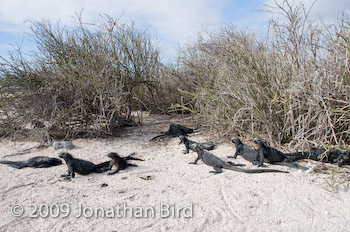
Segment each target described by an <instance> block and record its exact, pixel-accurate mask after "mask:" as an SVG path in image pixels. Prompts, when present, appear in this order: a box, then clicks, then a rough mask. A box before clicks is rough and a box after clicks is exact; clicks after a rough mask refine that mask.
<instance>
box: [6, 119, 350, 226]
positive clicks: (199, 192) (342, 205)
mask: <svg viewBox="0 0 350 232" xmlns="http://www.w3.org/2000/svg"><path fill="white" fill-rule="evenodd" d="M168 124H169V122H168V123H161V124H155V125H153V126H145V127H141V128H133V129H130V132H129V133H127V134H126V135H124V136H123V137H119V138H113V139H78V140H74V141H73V143H74V144H75V145H76V146H77V147H76V148H75V149H73V150H71V151H69V152H70V153H71V154H72V155H73V156H74V157H76V158H81V159H86V160H90V161H92V162H94V163H99V162H102V161H106V160H108V157H106V155H107V153H108V152H111V151H115V152H118V153H119V154H120V155H122V156H127V155H129V154H130V153H132V152H134V151H135V152H137V157H140V158H142V159H145V160H146V161H145V162H137V161H134V162H133V163H137V164H139V166H138V167H132V168H130V169H127V170H122V171H120V172H119V173H118V174H116V175H114V176H108V175H106V173H103V174H91V175H88V176H81V175H79V174H77V175H76V177H75V178H74V179H73V180H72V181H64V180H62V178H61V177H60V175H61V174H65V173H66V171H67V167H66V165H65V164H63V165H60V166H57V167H52V168H48V169H32V168H25V169H22V170H17V169H14V168H11V167H8V166H6V165H0V171H1V174H2V177H1V179H0V231H106V232H107V231H350V227H349V221H350V191H349V190H348V189H349V185H350V184H349V179H350V178H349V169H348V168H346V169H342V172H343V171H345V172H346V173H341V174H339V176H340V175H341V176H342V183H341V184H340V185H339V186H338V188H337V189H336V190H335V191H333V192H329V191H327V190H326V188H327V187H329V186H328V185H327V183H326V181H325V179H327V180H330V175H329V174H319V173H315V172H314V171H313V170H308V171H301V170H298V169H295V168H290V167H284V166H279V165H268V166H269V167H270V168H275V169H283V170H288V171H289V172H290V173H289V174H282V173H263V174H245V173H239V172H233V171H230V170H224V172H223V173H222V174H218V175H213V174H212V173H209V171H210V170H212V168H211V167H209V166H206V165H204V164H203V163H202V162H201V161H200V162H198V165H189V164H188V163H189V162H191V161H193V160H194V159H195V157H196V153H194V152H190V154H186V155H185V154H183V153H182V151H183V150H184V145H182V144H181V145H178V143H179V140H178V139H176V138H175V139H171V140H169V141H168V142H148V140H149V139H150V138H151V137H152V136H154V135H155V134H156V132H159V131H163V130H166V129H167V126H168ZM191 139H193V140H195V141H205V137H204V136H203V135H202V134H201V133H199V134H196V135H194V136H191ZM33 145H35V143H30V142H9V141H2V142H1V143H0V150H1V154H0V159H5V158H3V157H4V156H5V155H8V154H11V153H14V152H15V151H19V150H23V149H25V148H28V147H31V146H33ZM60 151H62V150H59V151H56V150H54V149H53V148H47V149H42V150H41V151H35V152H32V153H29V154H25V155H19V156H13V157H7V158H6V159H7V160H26V159H28V158H30V157H33V156H37V155H47V156H50V157H57V155H58V153H59V152H60ZM212 153H213V154H215V155H217V156H219V157H221V158H223V159H225V160H227V158H226V156H227V155H232V154H233V153H234V145H233V144H230V143H227V144H220V145H219V146H218V147H217V149H216V150H214V151H213V152H212ZM232 161H234V162H240V163H244V164H247V167H245V168H252V165H250V164H249V163H248V162H246V161H244V160H243V159H242V158H241V157H239V158H238V159H237V160H232ZM314 164H315V163H311V162H303V163H302V165H304V166H307V167H309V166H310V165H314ZM333 167H334V166H333ZM102 184H107V185H108V186H106V187H101V185H102ZM162 203H163V204H169V205H170V206H172V205H173V204H174V205H175V208H176V209H179V208H181V207H187V206H190V204H191V203H192V207H193V215H192V217H191V218H185V216H190V210H189V209H187V210H186V211H184V213H185V214H180V217H178V218H177V217H168V218H161V215H160V212H159V211H160V204H162ZM14 204H21V205H22V206H23V207H24V213H23V215H22V216H21V217H14V216H13V215H12V214H11V206H13V205H14ZM31 204H33V205H31ZM40 204H43V205H44V206H42V211H43V214H44V215H42V216H40V215H38V214H39V211H40V210H39V208H38V209H37V211H36V213H35V215H38V218H31V217H30V215H31V213H32V212H33V211H34V206H37V207H39V206H40ZM55 204H57V205H58V206H61V207H62V205H64V204H66V205H69V207H70V214H69V215H68V216H67V217H61V216H64V215H66V214H65V212H66V211H62V212H61V214H60V216H58V217H57V218H55V217H54V216H55V215H49V216H48V217H46V218H44V217H43V216H45V212H46V211H45V205H47V206H51V208H52V209H54V208H55ZM80 204H81V205H83V206H84V207H91V208H92V209H94V208H96V207H103V209H104V210H105V212H107V211H108V212H109V214H108V216H112V215H111V214H110V213H111V207H118V206H119V208H120V211H119V213H120V214H121V215H117V210H115V215H114V216H115V217H114V218H107V215H104V216H103V217H102V216H101V215H100V216H98V217H94V216H92V217H90V218H89V217H88V216H90V213H91V212H90V209H86V211H85V212H86V214H85V216H83V215H82V216H80V217H79V218H77V217H76V215H78V214H79V205H80ZM124 205H126V206H128V207H132V209H133V210H134V214H136V215H133V216H141V215H140V210H141V209H144V210H145V209H146V208H147V207H152V208H153V209H154V212H155V214H154V217H151V216H152V215H150V217H148V218H145V216H144V218H135V217H132V216H131V215H130V211H129V212H128V215H122V214H123V206H124ZM173 208H174V207H173ZM137 210H139V211H137ZM136 211H137V212H138V214H137V212H136ZM16 212H18V209H17V211H16ZM55 212H56V211H52V212H51V214H52V213H53V214H55ZM163 212H164V213H165V211H163ZM118 216H122V217H118Z"/></svg>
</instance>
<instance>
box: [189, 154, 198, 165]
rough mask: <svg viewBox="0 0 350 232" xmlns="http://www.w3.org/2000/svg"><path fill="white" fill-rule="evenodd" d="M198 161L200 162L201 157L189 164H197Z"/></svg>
mask: <svg viewBox="0 0 350 232" xmlns="http://www.w3.org/2000/svg"><path fill="white" fill-rule="evenodd" d="M198 160H200V158H199V156H198V157H197V158H196V159H195V160H194V161H193V162H190V163H188V164H197V162H198Z"/></svg>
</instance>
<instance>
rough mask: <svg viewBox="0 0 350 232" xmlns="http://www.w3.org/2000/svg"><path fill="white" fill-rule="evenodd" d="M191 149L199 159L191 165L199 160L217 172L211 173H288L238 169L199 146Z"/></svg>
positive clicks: (194, 145)
mask: <svg viewBox="0 0 350 232" xmlns="http://www.w3.org/2000/svg"><path fill="white" fill-rule="evenodd" d="M190 148H191V149H192V150H194V151H196V152H197V154H198V157H197V158H196V160H195V161H194V162H191V164H197V162H198V160H199V159H201V160H202V161H203V163H205V164H206V165H209V166H212V167H213V168H214V170H215V171H210V172H211V173H214V174H218V173H221V172H222V169H229V170H233V171H237V172H244V173H262V172H282V173H288V172H286V171H281V170H275V169H243V168H237V167H234V166H233V165H234V164H233V163H232V164H229V163H226V162H225V161H223V160H221V159H220V158H218V157H216V156H215V155H213V154H211V153H209V152H208V151H206V150H205V149H203V148H202V147H201V146H199V145H198V144H191V145H190Z"/></svg>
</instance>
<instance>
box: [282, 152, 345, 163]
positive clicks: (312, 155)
mask: <svg viewBox="0 0 350 232" xmlns="http://www.w3.org/2000/svg"><path fill="white" fill-rule="evenodd" d="M290 155H296V156H303V157H305V159H311V160H315V161H321V162H323V163H332V164H334V163H336V164H337V165H338V166H339V167H341V166H343V165H346V164H350V152H349V151H344V150H339V149H329V150H326V149H324V148H313V149H311V150H310V151H304V152H294V153H291V154H288V157H289V156H290Z"/></svg>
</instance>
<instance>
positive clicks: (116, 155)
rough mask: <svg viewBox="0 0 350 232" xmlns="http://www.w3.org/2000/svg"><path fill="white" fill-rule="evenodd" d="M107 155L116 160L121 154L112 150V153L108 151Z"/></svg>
mask: <svg viewBox="0 0 350 232" xmlns="http://www.w3.org/2000/svg"><path fill="white" fill-rule="evenodd" d="M107 156H108V157H109V158H111V159H113V160H116V159H118V158H120V156H119V155H118V153H116V152H110V153H108V155H107Z"/></svg>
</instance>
